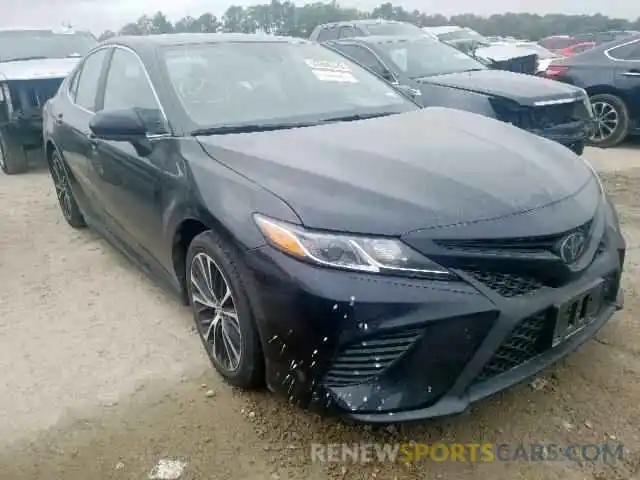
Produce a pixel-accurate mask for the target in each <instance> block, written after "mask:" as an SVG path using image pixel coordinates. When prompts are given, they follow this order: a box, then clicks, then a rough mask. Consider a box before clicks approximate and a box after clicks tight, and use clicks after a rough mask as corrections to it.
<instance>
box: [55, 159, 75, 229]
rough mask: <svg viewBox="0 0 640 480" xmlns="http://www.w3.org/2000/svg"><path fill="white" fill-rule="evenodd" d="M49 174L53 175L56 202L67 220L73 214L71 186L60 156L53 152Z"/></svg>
mask: <svg viewBox="0 0 640 480" xmlns="http://www.w3.org/2000/svg"><path fill="white" fill-rule="evenodd" d="M51 176H52V177H53V185H54V187H55V189H56V196H57V197H58V202H60V208H61V209H62V214H63V215H64V216H65V218H66V219H67V220H69V219H70V218H71V217H72V215H73V210H72V209H73V206H72V203H71V202H72V201H73V197H72V194H71V186H70V185H69V177H68V175H67V171H66V169H65V166H64V164H63V163H62V160H61V159H60V157H59V156H58V155H55V154H54V155H53V156H52V157H51Z"/></svg>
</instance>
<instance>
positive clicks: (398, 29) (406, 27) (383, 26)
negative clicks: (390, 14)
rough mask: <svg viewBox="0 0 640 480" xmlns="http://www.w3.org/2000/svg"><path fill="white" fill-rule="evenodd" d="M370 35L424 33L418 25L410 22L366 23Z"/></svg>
mask: <svg viewBox="0 0 640 480" xmlns="http://www.w3.org/2000/svg"><path fill="white" fill-rule="evenodd" d="M367 30H368V31H369V33H370V34H371V35H424V32H423V31H422V29H421V28H420V27H417V26H415V25H412V24H410V23H368V24H367Z"/></svg>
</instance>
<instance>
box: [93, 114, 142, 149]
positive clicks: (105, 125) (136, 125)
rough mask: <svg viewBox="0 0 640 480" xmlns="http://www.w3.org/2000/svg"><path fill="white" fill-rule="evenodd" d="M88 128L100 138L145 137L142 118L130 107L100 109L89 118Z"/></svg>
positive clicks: (120, 140) (137, 138) (132, 138)
mask: <svg viewBox="0 0 640 480" xmlns="http://www.w3.org/2000/svg"><path fill="white" fill-rule="evenodd" d="M89 128H90V129H91V132H92V133H93V134H94V135H95V136H96V137H97V138H100V139H102V140H112V141H119V142H133V141H137V140H141V139H146V137H147V128H146V127H145V125H144V122H143V121H142V118H140V115H139V114H138V112H137V111H136V110H134V109H132V108H125V109H116V110H101V111H99V112H98V113H96V114H95V116H94V117H93V118H92V119H91V122H89Z"/></svg>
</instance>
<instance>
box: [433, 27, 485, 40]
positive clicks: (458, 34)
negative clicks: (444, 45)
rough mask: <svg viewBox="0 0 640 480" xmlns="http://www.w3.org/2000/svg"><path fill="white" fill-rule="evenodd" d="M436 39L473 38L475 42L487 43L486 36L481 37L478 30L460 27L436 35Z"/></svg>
mask: <svg viewBox="0 0 640 480" xmlns="http://www.w3.org/2000/svg"><path fill="white" fill-rule="evenodd" d="M438 39H440V41H442V42H457V41H459V40H473V41H474V42H477V43H489V41H488V40H487V38H486V37H483V36H482V35H480V34H479V33H478V32H475V31H473V30H471V29H469V28H461V29H460V30H454V31H453V32H447V33H441V34H439V35H438Z"/></svg>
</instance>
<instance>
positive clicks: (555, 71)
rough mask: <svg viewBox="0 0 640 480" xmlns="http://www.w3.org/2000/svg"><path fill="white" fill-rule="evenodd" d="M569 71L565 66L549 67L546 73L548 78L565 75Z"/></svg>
mask: <svg viewBox="0 0 640 480" xmlns="http://www.w3.org/2000/svg"><path fill="white" fill-rule="evenodd" d="M568 71H569V67H567V66H565V65H549V66H548V67H547V69H546V70H545V72H544V73H545V75H546V76H547V77H557V76H559V75H565V74H566V73H567V72H568Z"/></svg>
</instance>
